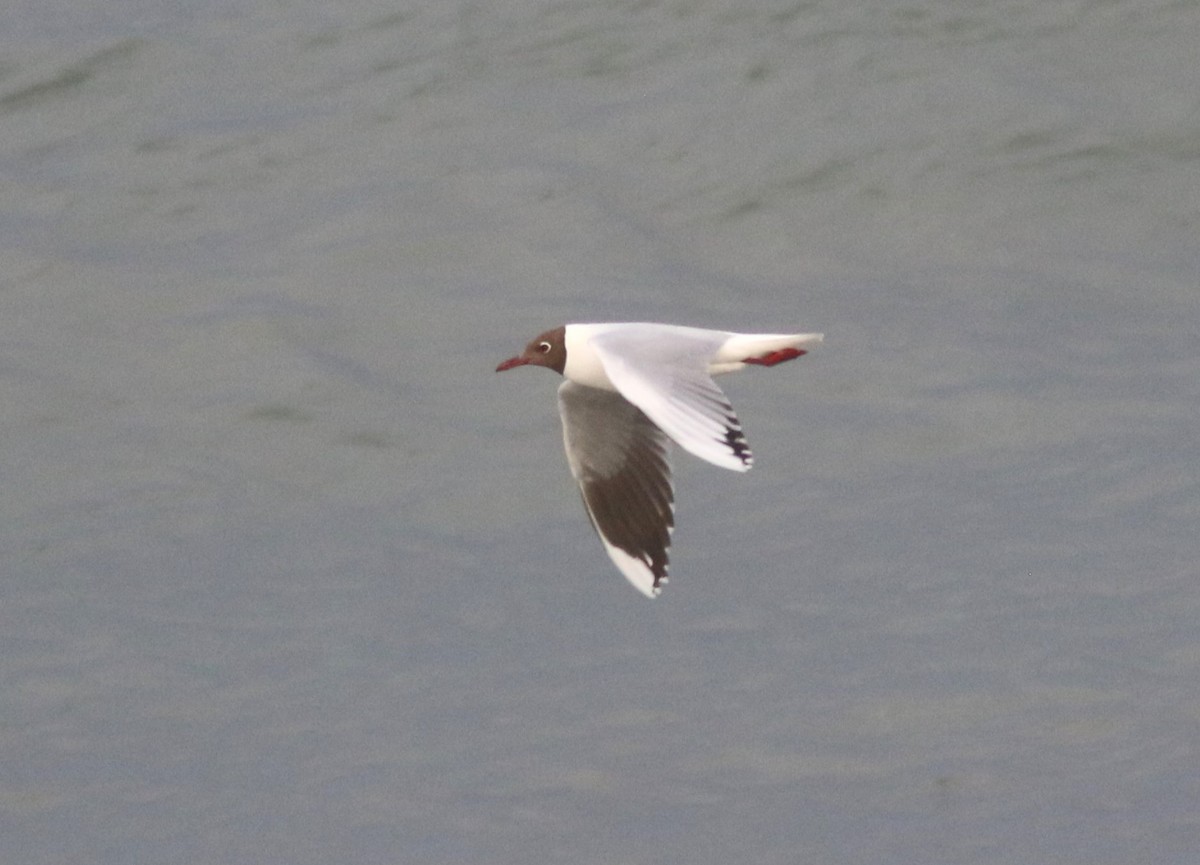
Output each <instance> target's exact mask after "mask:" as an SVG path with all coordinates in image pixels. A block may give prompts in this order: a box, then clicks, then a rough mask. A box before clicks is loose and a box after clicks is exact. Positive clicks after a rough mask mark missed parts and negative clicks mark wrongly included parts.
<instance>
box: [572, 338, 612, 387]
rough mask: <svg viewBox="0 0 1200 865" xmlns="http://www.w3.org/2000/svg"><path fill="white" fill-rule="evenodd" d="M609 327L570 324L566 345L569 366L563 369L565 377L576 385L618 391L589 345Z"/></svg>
mask: <svg viewBox="0 0 1200 865" xmlns="http://www.w3.org/2000/svg"><path fill="white" fill-rule="evenodd" d="M605 327H607V325H603V324H568V325H567V327H566V334H565V337H564V340H563V341H564V343H565V344H566V347H567V364H566V366H565V367H564V368H563V377H564V378H567V379H570V380H571V381H573V382H575V383H576V384H582V385H586V386H588V387H598V388H600V389H601V390H616V387H615V386H614V385H613V383H612V381H610V380H609V378H608V373H606V372H605V371H604V364H602V363H601V362H600V356H599V355H598V354H596V350H595V349H594V348H592V347H591V345H589V344H588V339H589V338H590V337H591V336H592V335H593V334H595V333H597V332H598V331H600V330H603V329H604V328H605Z"/></svg>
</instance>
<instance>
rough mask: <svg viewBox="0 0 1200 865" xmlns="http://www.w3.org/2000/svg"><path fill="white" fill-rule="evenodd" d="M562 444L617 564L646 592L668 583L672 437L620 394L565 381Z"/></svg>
mask: <svg viewBox="0 0 1200 865" xmlns="http://www.w3.org/2000/svg"><path fill="white" fill-rule="evenodd" d="M558 412H559V415H561V417H562V424H563V444H564V446H565V447H566V451H567V462H568V463H569V464H570V466H571V474H572V475H574V476H575V480H576V481H577V482H578V484H579V491H580V493H581V494H582V496H583V504H584V507H585V508H587V513H588V517H589V518H590V519H591V521H592V526H593V527H594V528H595V529H596V534H598V535H599V536H600V540H601V541H603V543H604V549H605V550H606V551H607V552H608V556H609V558H610V559H612V561H613V564H615V565H616V566H617V568H618V569H619V570H620V571H621V573H622V574H624V575H625V578H626V579H627V580H629V582H631V583H633V585H634V587H635V588H637V589H638V591H640V592H642V593H643V594H644V595H646V596H647V597H651V598H653V597H655V596H657V595H658V594H659V592H661V591H662V585H663V584H664V583H666V582H667V566H668V553H669V551H670V548H671V532H672V531H673V530H674V527H675V493H674V489H673V488H672V486H671V465H670V459H669V457H670V447H671V443H670V440H669V439H668V438H667V436H666V435H665V434H664V433H663V432H662V430H660V429H659V428H658V427H656V426H655V425H654V424H653V423H652V422H651V421H650V419H649V418H647V417H646V415H645V414H643V413H642V412H641V410H639V409H638V408H637V406H635V405H633V404H631V403H630V402H629V401H628V400H626V399H625V398H624V397H623V396H621V395H620V394H619V393H614V392H613V391H608V390H599V389H597V388H592V387H586V386H584V385H578V384H574V383H572V382H569V381H567V382H563V384H562V385H561V386H560V387H559V389H558Z"/></svg>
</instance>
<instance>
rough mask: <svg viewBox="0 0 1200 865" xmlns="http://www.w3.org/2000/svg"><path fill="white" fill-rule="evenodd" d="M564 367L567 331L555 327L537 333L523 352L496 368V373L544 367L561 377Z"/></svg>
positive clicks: (565, 362)
mask: <svg viewBox="0 0 1200 865" xmlns="http://www.w3.org/2000/svg"><path fill="white" fill-rule="evenodd" d="M566 365H567V329H566V327H556V328H554V330H548V331H546V332H545V333H539V334H538V335H537V336H535V337H534V338H533V339H531V340H530V341H529V345H527V346H525V350H524V351H523V352H521V353H520V354H519V355H517V356H516V357H510V358H509V359H508V360H506V361H504V363H502V364H500V365H499V366H498V367H496V372H504V371H505V370H506V369H512V368H513V367H515V366H544V367H547V368H549V369H552V370H554V371H555V372H557V373H559V374H560V375H561V374H562V371H563V369H564V368H565V367H566Z"/></svg>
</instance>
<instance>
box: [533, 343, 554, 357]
mask: <svg viewBox="0 0 1200 865" xmlns="http://www.w3.org/2000/svg"><path fill="white" fill-rule="evenodd" d="M552 347H553V346H551V345H550V343H548V342H546V341H545V340H542V341H541V342H539V343H538V344H537V350H538V351H540V352H541V353H542V354H549V353H550V349H551V348H552Z"/></svg>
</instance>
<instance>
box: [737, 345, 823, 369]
mask: <svg viewBox="0 0 1200 865" xmlns="http://www.w3.org/2000/svg"><path fill="white" fill-rule="evenodd" d="M806 354H808V352H807V351H805V350H804V349H802V348H781V349H779V351H770V352H767V353H766V354H764V355H762V356H760V357H748V358H746V359H745V360H743V361H742V363H752V364H755V365H757V366H775V364H777V363H783V362H784V361H785V360H795V359H796V358H798V357H801V356H802V355H806Z"/></svg>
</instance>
